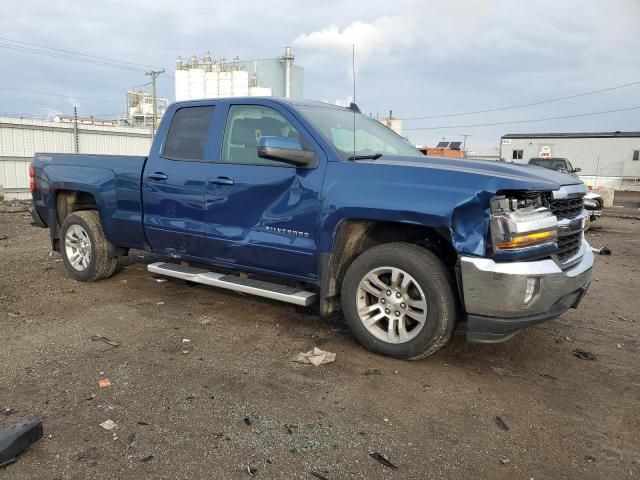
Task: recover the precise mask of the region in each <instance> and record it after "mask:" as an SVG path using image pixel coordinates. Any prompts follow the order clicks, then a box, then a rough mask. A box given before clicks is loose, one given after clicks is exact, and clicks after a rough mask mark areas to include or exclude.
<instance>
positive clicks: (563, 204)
mask: <svg viewBox="0 0 640 480" xmlns="http://www.w3.org/2000/svg"><path fill="white" fill-rule="evenodd" d="M549 208H550V209H551V213H553V214H554V215H555V216H556V217H557V218H558V220H562V219H565V218H575V217H577V216H578V215H579V214H580V212H582V209H583V208H584V201H583V200H582V198H571V199H568V200H552V201H551V202H549Z"/></svg>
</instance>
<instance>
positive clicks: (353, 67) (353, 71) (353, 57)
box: [351, 43, 357, 160]
mask: <svg viewBox="0 0 640 480" xmlns="http://www.w3.org/2000/svg"><path fill="white" fill-rule="evenodd" d="M351 75H352V76H353V101H352V102H351V103H352V105H353V106H355V105H357V104H356V44H355V43H352V44H351ZM353 159H354V160H355V159H356V109H355V108H353Z"/></svg>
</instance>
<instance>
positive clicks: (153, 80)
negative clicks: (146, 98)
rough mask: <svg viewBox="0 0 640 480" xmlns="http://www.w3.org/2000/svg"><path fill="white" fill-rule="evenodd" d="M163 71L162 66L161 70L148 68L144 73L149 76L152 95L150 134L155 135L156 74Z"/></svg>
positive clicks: (156, 113) (156, 116) (156, 108)
mask: <svg viewBox="0 0 640 480" xmlns="http://www.w3.org/2000/svg"><path fill="white" fill-rule="evenodd" d="M162 73H164V68H163V69H162V70H150V71H148V72H146V73H145V75H148V76H150V77H151V85H152V87H151V91H152V92H153V93H152V96H153V126H152V127H151V136H152V137H155V135H156V122H157V121H158V97H157V95H156V78H158V75H160V74H162Z"/></svg>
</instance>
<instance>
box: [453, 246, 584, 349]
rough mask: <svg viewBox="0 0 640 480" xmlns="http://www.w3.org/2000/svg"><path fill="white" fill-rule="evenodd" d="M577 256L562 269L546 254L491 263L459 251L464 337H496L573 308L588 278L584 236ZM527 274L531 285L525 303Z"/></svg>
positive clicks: (496, 339)
mask: <svg viewBox="0 0 640 480" xmlns="http://www.w3.org/2000/svg"><path fill="white" fill-rule="evenodd" d="M581 250H582V251H583V252H584V254H583V256H582V258H581V259H580V261H579V262H578V263H576V264H575V265H572V266H571V267H570V268H567V269H565V270H562V269H561V268H560V267H559V266H558V264H557V263H556V262H555V261H553V260H551V259H547V260H539V261H531V262H503V263H496V262H494V261H493V260H491V259H488V258H476V257H461V259H460V265H461V274H462V293H463V297H464V305H465V310H466V312H467V340H469V341H472V342H481V343H495V342H502V341H505V340H508V339H509V338H511V337H512V336H513V335H515V334H516V333H517V332H518V331H519V330H521V329H523V328H526V327H529V326H531V325H535V324H537V323H540V322H544V321H546V320H549V319H551V318H554V317H557V316H558V315H561V314H562V313H564V312H565V311H567V310H568V309H569V308H576V307H577V306H578V304H579V303H580V301H581V300H582V297H583V296H584V294H585V292H586V290H587V288H588V287H589V284H590V283H591V274H592V268H593V263H594V256H593V252H591V248H590V247H589V245H588V244H587V242H586V241H583V248H582V249H581ZM527 280H530V281H531V282H534V283H535V284H536V287H535V289H534V291H535V294H534V295H533V297H532V299H531V300H530V301H529V302H527V303H525V292H526V289H527Z"/></svg>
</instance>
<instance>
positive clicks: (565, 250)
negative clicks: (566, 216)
mask: <svg viewBox="0 0 640 480" xmlns="http://www.w3.org/2000/svg"><path fill="white" fill-rule="evenodd" d="M581 245H582V232H576V233H571V234H569V235H563V236H561V237H558V259H559V260H560V261H561V262H565V261H566V260H568V259H570V258H571V257H573V256H574V255H575V254H577V253H578V252H579V251H580V246H581Z"/></svg>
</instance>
